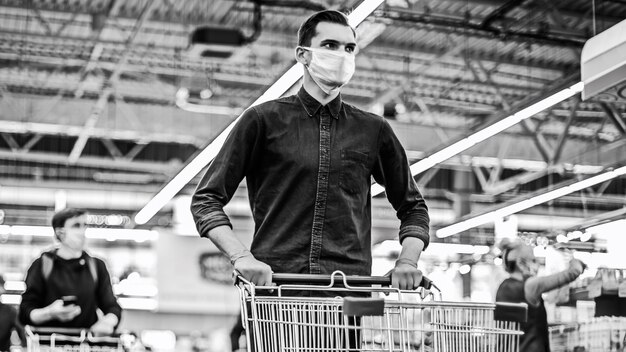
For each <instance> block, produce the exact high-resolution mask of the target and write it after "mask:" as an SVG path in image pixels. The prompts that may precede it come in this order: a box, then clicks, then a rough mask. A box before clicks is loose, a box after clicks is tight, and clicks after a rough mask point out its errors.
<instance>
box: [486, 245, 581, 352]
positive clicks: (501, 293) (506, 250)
mask: <svg viewBox="0 0 626 352" xmlns="http://www.w3.org/2000/svg"><path fill="white" fill-rule="evenodd" d="M499 247H500V249H501V251H502V264H503V265H504V268H505V270H506V271H507V272H508V273H510V274H511V276H510V277H509V278H507V279H506V280H504V281H503V282H502V283H501V284H500V287H499V288H498V292H497V294H496V302H511V303H526V304H528V319H527V321H526V322H525V323H523V324H522V330H523V331H524V335H523V336H522V337H521V338H520V352H549V351H550V341H549V335H548V318H547V314H546V308H545V306H544V302H543V298H542V294H543V293H545V292H548V291H551V290H554V289H556V288H559V287H562V286H564V285H567V284H568V283H570V282H572V281H574V280H575V279H576V278H577V277H578V276H580V274H582V272H583V271H584V269H585V267H586V266H585V264H584V263H583V262H581V261H580V260H578V259H572V260H571V261H570V262H569V267H568V269H566V270H564V271H561V272H559V273H556V274H552V275H549V276H542V277H539V276H537V272H538V270H539V264H538V263H537V259H536V258H535V254H534V252H533V248H532V247H531V246H529V245H526V244H524V243H522V242H521V241H520V240H515V241H509V240H507V239H505V240H503V241H502V242H501V243H500V246H499Z"/></svg>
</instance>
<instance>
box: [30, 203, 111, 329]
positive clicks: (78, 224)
mask: <svg viewBox="0 0 626 352" xmlns="http://www.w3.org/2000/svg"><path fill="white" fill-rule="evenodd" d="M86 217H87V216H86V212H85V211H84V210H80V209H64V210H61V211H59V212H57V213H56V214H54V216H53V218H52V228H53V229H54V235H55V237H56V239H57V241H58V243H59V246H58V248H56V249H54V250H52V251H49V252H45V253H43V254H42V255H41V256H40V257H39V258H37V259H35V261H34V262H33V263H32V264H31V266H30V268H29V269H28V273H27V275H26V291H25V292H24V293H23V294H22V302H21V304H20V314H19V317H20V320H21V322H22V323H23V324H25V325H33V326H46V327H59V328H82V329H89V330H91V331H92V332H94V333H95V334H98V335H108V334H111V333H113V332H114V331H115V328H116V327H117V325H118V324H119V322H120V318H121V315H122V309H121V307H120V306H119V304H118V302H117V299H116V298H115V296H114V294H113V288H112V286H111V279H110V277H109V272H108V270H107V268H106V265H105V263H104V262H103V261H102V260H100V259H98V258H95V257H92V256H90V255H89V254H88V253H87V252H86V251H85V243H86V239H85V230H86ZM98 309H99V310H100V312H99V311H98Z"/></svg>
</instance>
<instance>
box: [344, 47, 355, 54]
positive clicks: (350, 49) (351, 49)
mask: <svg viewBox="0 0 626 352" xmlns="http://www.w3.org/2000/svg"><path fill="white" fill-rule="evenodd" d="M346 51H347V52H349V53H353V52H354V47H351V46H348V47H346Z"/></svg>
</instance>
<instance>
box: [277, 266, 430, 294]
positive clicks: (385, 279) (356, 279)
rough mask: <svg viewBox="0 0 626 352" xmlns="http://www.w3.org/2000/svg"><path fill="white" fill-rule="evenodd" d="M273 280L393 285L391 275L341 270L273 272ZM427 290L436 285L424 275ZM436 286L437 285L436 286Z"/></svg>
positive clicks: (279, 283)
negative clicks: (343, 271) (338, 277)
mask: <svg viewBox="0 0 626 352" xmlns="http://www.w3.org/2000/svg"><path fill="white" fill-rule="evenodd" d="M335 276H342V277H343V279H342V280H339V281H336V280H335ZM272 282H273V283H275V284H277V285H284V284H293V285H311V284H318V285H322V284H324V285H327V284H329V283H334V286H346V285H350V286H365V285H367V286H372V285H381V286H391V276H357V275H344V274H343V273H341V272H338V271H335V272H334V273H332V274H331V275H328V274H276V273H275V274H272ZM419 286H420V287H423V288H424V289H426V290H430V289H431V288H432V287H433V286H434V285H433V282H432V281H431V280H430V279H429V278H427V277H426V276H422V281H421V282H420V284H419ZM434 287H435V288H436V286H434Z"/></svg>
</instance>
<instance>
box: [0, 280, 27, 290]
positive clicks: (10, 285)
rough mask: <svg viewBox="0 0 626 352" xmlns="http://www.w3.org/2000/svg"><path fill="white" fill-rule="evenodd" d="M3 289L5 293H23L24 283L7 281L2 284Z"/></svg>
mask: <svg viewBox="0 0 626 352" xmlns="http://www.w3.org/2000/svg"><path fill="white" fill-rule="evenodd" d="M4 289H5V290H7V291H19V292H23V291H25V290H26V283H25V282H24V281H13V280H11V281H8V280H7V282H5V283H4Z"/></svg>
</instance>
